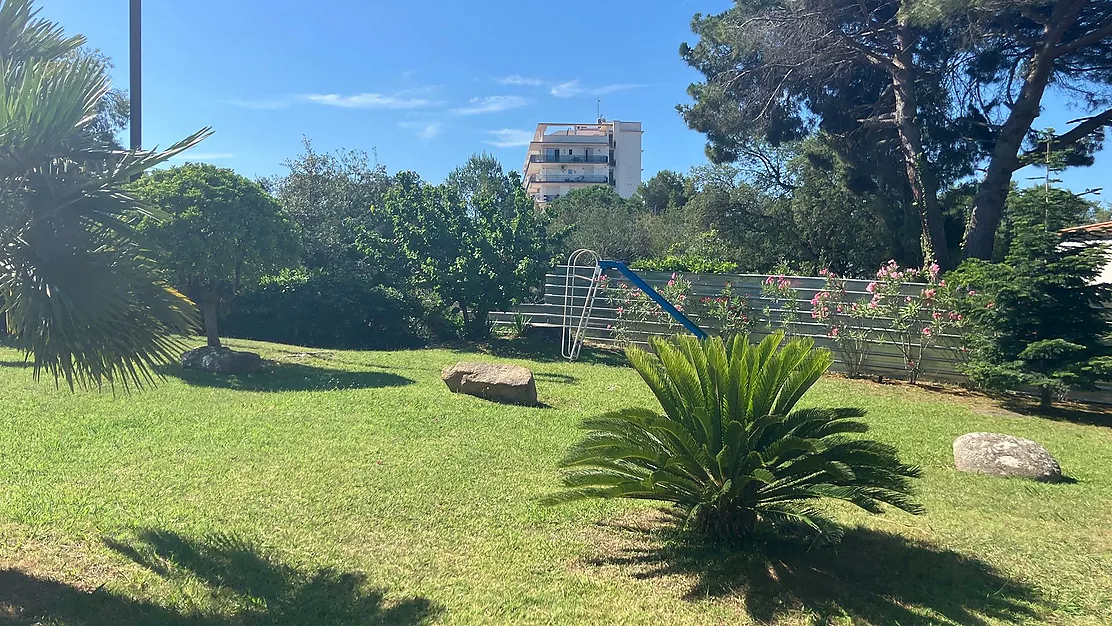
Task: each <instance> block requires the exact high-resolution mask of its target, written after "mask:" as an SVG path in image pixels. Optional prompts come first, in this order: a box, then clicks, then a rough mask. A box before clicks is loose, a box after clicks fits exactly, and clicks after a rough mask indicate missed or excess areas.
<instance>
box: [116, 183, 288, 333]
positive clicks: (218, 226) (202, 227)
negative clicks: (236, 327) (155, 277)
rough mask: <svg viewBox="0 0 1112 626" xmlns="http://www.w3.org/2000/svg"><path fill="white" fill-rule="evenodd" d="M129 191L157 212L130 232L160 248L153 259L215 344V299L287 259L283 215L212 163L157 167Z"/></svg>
mask: <svg viewBox="0 0 1112 626" xmlns="http://www.w3.org/2000/svg"><path fill="white" fill-rule="evenodd" d="M131 191H132V192H133V193H135V195H136V196H137V197H139V198H142V199H143V200H144V201H146V202H147V203H149V204H151V205H153V206H157V207H159V208H160V209H162V211H163V212H164V215H161V216H159V217H152V216H149V215H144V216H140V220H139V223H138V230H139V232H141V233H143V234H144V235H145V236H146V237H147V238H149V239H150V240H151V241H152V242H154V244H155V245H156V246H157V247H158V249H159V250H160V254H159V256H158V265H159V267H160V268H161V269H162V270H163V271H164V272H165V273H166V276H167V278H168V280H169V281H170V282H171V283H172V284H174V285H175V286H177V287H178V288H179V289H181V290H182V291H184V292H185V293H186V295H188V296H189V297H190V298H193V300H194V301H196V302H197V303H198V304H199V305H200V307H201V311H202V312H203V313H204V319H205V332H206V334H207V335H208V342H209V345H210V346H219V345H220V336H219V334H218V332H217V311H218V309H219V308H220V307H221V305H227V304H230V303H231V301H232V299H233V298H235V295H236V294H237V293H238V292H239V291H240V289H241V288H242V287H243V286H244V285H249V284H254V283H256V282H257V281H258V280H259V279H260V278H261V277H262V276H264V275H265V274H267V273H272V272H276V271H277V270H278V269H280V268H282V267H284V266H286V265H288V264H290V263H292V262H293V261H294V258H295V257H294V254H295V253H296V248H294V246H293V242H294V237H293V233H292V231H291V230H290V224H289V222H288V220H287V219H286V218H285V216H284V215H283V214H282V211H281V208H280V207H279V205H278V203H277V202H276V201H275V200H274V199H273V198H271V197H270V194H268V193H266V191H264V190H263V189H262V187H260V186H259V185H258V184H257V183H253V182H251V181H249V180H247V179H246V178H244V177H243V176H240V175H239V174H236V173H235V172H234V171H233V170H230V169H226V168H218V167H216V166H214V165H208V164H203V163H188V164H186V165H180V166H177V167H172V168H169V169H164V170H158V171H156V172H153V173H151V174H148V175H146V176H144V177H142V178H140V179H139V180H137V181H135V182H134V183H133V184H132V186H131Z"/></svg>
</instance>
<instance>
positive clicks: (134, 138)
mask: <svg viewBox="0 0 1112 626" xmlns="http://www.w3.org/2000/svg"><path fill="white" fill-rule="evenodd" d="M129 69H130V70H131V94H130V96H131V124H130V126H131V149H132V150H139V149H140V148H142V147H143V3H142V0H131V64H130V67H129Z"/></svg>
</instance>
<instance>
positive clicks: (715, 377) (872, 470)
mask: <svg viewBox="0 0 1112 626" xmlns="http://www.w3.org/2000/svg"><path fill="white" fill-rule="evenodd" d="M782 344H783V345H782ZM651 345H652V348H653V353H649V352H646V351H644V350H640V349H638V348H630V349H629V350H628V351H627V355H628V357H629V360H630V362H631V363H632V364H633V367H634V368H635V369H636V370H637V372H638V373H639V374H640V375H641V378H643V379H644V381H645V383H646V384H647V385H648V386H649V388H650V389H651V390H652V392H653V394H655V395H656V398H657V400H659V401H660V406H661V408H662V409H663V414H661V413H658V412H656V411H653V410H650V409H646V408H628V409H622V410H619V411H613V412H610V413H606V414H603V415H600V416H598V417H595V418H591V419H588V420H586V421H585V422H583V425H582V427H583V428H584V429H586V430H587V431H589V432H588V433H587V435H586V436H585V437H584V438H583V440H582V441H580V442H579V443H578V444H577V445H575V446H574V447H573V448H572V449H571V451H570V452H569V454H568V455H567V457H566V458H565V459H564V460H563V461H562V462H561V466H562V467H564V468H566V469H565V473H564V477H563V482H564V486H565V487H566V488H567V490H566V491H564V492H562V493H559V494H557V495H555V496H553V497H552V498H551V499H550V500H551V501H552V502H564V501H569V500H577V499H583V498H639V499H647V500H659V501H663V502H670V503H673V504H675V505H676V507H678V509H679V511H680V512H681V513H682V515H683V517H684V518H685V523H686V524H687V526H688V527H690V528H691V529H694V530H697V531H700V532H703V533H706V534H710V535H720V536H721V535H726V536H741V535H746V534H748V533H750V532H752V531H753V529H754V527H755V525H756V524H757V523H758V522H761V521H766V522H773V523H778V522H790V523H802V524H805V525H807V526H810V527H812V528H814V529H816V530H819V531H820V532H823V533H831V532H832V533H834V534H836V533H837V527H836V526H835V525H834V524H832V523H831V522H830V520H829V519H828V518H827V517H826V516H825V515H824V514H823V512H822V511H821V510H820V509H819V508H817V507H816V506H815V504H816V501H818V500H820V499H822V498H834V499H837V500H844V501H847V502H851V503H853V504H855V505H857V506H859V507H861V508H863V509H865V510H867V511H870V512H880V511H881V506H882V505H883V504H888V505H891V506H894V507H896V508H899V509H903V510H905V511H908V512H911V513H918V512H919V511H920V507H919V506H918V505H917V504H915V503H914V502H912V500H911V498H910V494H911V484H910V479H911V478H914V477H917V476H918V475H919V470H918V469H917V468H915V467H911V466H908V465H904V464H902V463H901V462H900V461H899V459H898V458H897V457H896V451H895V449H894V448H892V447H891V446H888V445H885V444H881V443H878V442H875V441H870V440H868V439H863V438H860V437H858V436H856V433H862V432H865V430H866V429H867V426H866V425H865V424H864V423H863V422H861V421H859V420H857V419H854V418H858V417H861V416H862V415H863V414H864V413H863V411H861V410H858V409H830V408H796V404H797V403H798V402H799V400H800V398H802V397H803V395H804V394H805V393H806V392H807V390H808V389H810V387H811V386H812V385H813V384H814V383H815V381H817V380H818V379H819V377H820V376H821V375H822V374H823V372H825V371H826V370H827V368H829V367H830V364H831V363H832V358H831V355H830V352H829V351H828V350H823V349H815V348H814V347H813V342H812V341H811V340H809V339H795V340H792V341H789V342H787V343H784V338H783V335H782V334H781V333H777V334H774V335H771V336H769V337H767V338H765V339H764V341H762V342H760V344H755V345H751V344H750V343H749V342H748V339H747V338H746V337H742V336H737V337H734V338H733V339H732V340H730V341H729V342H727V343H724V342H723V341H722V339H720V338H717V337H715V338H711V339H708V340H706V341H703V342H701V341H699V340H698V339H696V338H695V337H692V336H679V337H675V338H674V339H671V340H663V339H659V338H654V339H653V340H652V341H651ZM781 345H782V347H781Z"/></svg>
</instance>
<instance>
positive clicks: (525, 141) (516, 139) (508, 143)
mask: <svg viewBox="0 0 1112 626" xmlns="http://www.w3.org/2000/svg"><path fill="white" fill-rule="evenodd" d="M487 134H488V135H490V136H491V139H487V140H486V141H484V142H483V143H485V144H489V145H492V146H495V147H497V148H514V147H517V146H527V145H529V142H530V141H532V140H533V131H529V130H517V129H514V128H502V129H500V130H488V131H487Z"/></svg>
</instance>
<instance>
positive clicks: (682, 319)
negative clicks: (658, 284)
mask: <svg viewBox="0 0 1112 626" xmlns="http://www.w3.org/2000/svg"><path fill="white" fill-rule="evenodd" d="M598 266H599V268H600V269H602V271H606V270H611V269H612V270H618V271H619V272H621V273H622V276H625V277H626V279H627V280H629V282H630V283H631V284H632V285H633V286H634V287H637V288H638V289H640V290H641V291H644V292H645V295H647V296H649V297H650V298H652V300H653V302H655V303H657V304H659V305H660V308H662V309H664V310H665V311H667V312H668V315H671V316H672V318H673V319H675V320H676V321H677V322H679V323H680V324H683V327H684V328H686V329H687V330H688V331H690V332H691V334H692V335H695V336H696V337H698V338H699V339H701V340H704V339H706V338H707V334H706V333H705V332H703V329H702V328H699V327H698V326H697V325H696V324H695V322H692V321H691V320H690V319H688V318H687V316H686V315H684V314H683V312H682V311H680V310H679V309H677V308H676V307H675V306H674V305H673V304H672V303H671V302H668V300H667V298H665V297H664V296H662V295H660V292H658V291H657V290H656V289H653V287H652V285H650V284H649V283H646V282H645V281H644V280H643V279H642V278H641V277H640V276H638V275H637V273H636V272H634V271H633V270H631V269H629V268H628V267H627V266H626V264H625V263H622V262H620V261H610V260H600V261H599V262H598Z"/></svg>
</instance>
